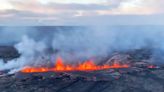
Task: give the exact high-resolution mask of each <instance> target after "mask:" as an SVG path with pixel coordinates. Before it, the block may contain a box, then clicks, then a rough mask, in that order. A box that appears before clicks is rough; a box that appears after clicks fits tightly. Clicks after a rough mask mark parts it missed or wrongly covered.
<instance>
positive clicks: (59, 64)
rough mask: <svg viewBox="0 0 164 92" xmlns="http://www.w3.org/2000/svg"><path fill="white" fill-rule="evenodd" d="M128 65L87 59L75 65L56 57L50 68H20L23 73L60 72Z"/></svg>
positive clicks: (124, 66)
mask: <svg viewBox="0 0 164 92" xmlns="http://www.w3.org/2000/svg"><path fill="white" fill-rule="evenodd" d="M128 67H129V65H127V64H118V63H114V64H113V65H108V64H104V65H96V64H95V63H94V61H92V60H87V61H84V62H83V63H80V64H77V65H69V64H64V63H63V60H62V58H61V57H58V58H57V60H56V64H55V65H54V67H52V68H48V67H25V68H24V69H22V70H21V72H23V73H33V72H50V71H54V72H59V71H60V72H62V71H94V70H103V69H110V68H128Z"/></svg>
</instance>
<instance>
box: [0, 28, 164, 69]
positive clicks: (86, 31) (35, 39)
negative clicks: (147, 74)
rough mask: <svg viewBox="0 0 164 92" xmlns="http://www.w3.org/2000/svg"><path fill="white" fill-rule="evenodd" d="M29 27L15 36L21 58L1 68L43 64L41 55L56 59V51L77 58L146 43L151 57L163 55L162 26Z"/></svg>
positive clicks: (132, 47)
mask: <svg viewBox="0 0 164 92" xmlns="http://www.w3.org/2000/svg"><path fill="white" fill-rule="evenodd" d="M29 28H31V30H29V31H24V32H22V33H21V34H19V36H20V37H21V39H18V38H17V39H18V41H19V42H16V43H15V47H16V49H17V50H18V51H19V53H20V54H21V56H20V58H18V59H15V60H11V61H9V62H8V63H6V64H4V63H0V66H2V67H1V68H0V70H2V69H16V70H17V69H18V70H19V69H21V68H22V67H24V66H26V65H38V64H44V63H45V62H46V61H44V60H43V58H42V57H44V59H45V57H48V59H49V60H51V62H54V60H55V59H52V58H55V57H54V56H58V55H60V56H62V57H63V58H64V59H65V60H66V61H67V60H68V61H77V60H79V59H88V58H94V57H97V56H98V57H99V56H100V57H104V56H107V55H109V54H111V53H112V51H123V50H133V49H140V48H143V47H146V48H151V49H152V50H153V51H154V55H153V56H154V57H153V58H152V59H155V57H157V56H158V58H159V57H163V56H162V55H163V54H162V53H163V52H164V42H163V39H164V31H163V30H164V27H162V26H152V27H150V26H146V27H145V26H113V27H90V28H78V27H75V28H72V27H67V28H65V27H59V28H56V27H50V28H49V29H48V28H47V27H46V28H47V29H45V30H44V31H40V29H37V28H32V27H29ZM16 29H17V28H16ZM16 29H14V30H16ZM43 29H44V27H43V28H42V30H43ZM54 29H55V30H54ZM52 30H54V31H52ZM10 33H12V32H11V31H7V33H6V34H10ZM16 33H18V32H16ZM16 33H15V34H16ZM3 35H5V34H3ZM24 35H25V36H24ZM12 38H13V39H8V40H13V41H15V39H14V37H12ZM9 42H11V41H9ZM47 48H52V49H51V52H54V53H52V54H51V55H49V54H45V50H47ZM56 51H57V52H56ZM162 60H164V59H163V58H160V60H159V61H160V62H163V61H162ZM14 71H15V70H14Z"/></svg>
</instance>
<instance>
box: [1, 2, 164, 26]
mask: <svg viewBox="0 0 164 92" xmlns="http://www.w3.org/2000/svg"><path fill="white" fill-rule="evenodd" d="M163 21H164V0H0V24H1V25H34V24H41V25H42V24H43V25H79V24H80V25H85V24H107V25H108V24H121V25H123V24H128V25H129V24H164V22H163Z"/></svg>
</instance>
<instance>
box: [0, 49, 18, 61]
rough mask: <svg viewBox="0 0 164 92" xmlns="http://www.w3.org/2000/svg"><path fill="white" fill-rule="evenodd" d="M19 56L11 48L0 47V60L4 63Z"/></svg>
mask: <svg viewBox="0 0 164 92" xmlns="http://www.w3.org/2000/svg"><path fill="white" fill-rule="evenodd" d="M19 56H20V54H19V53H18V51H17V50H16V49H15V48H14V47H13V46H0V59H3V60H4V61H5V62H7V61H8V60H11V59H14V58H18V57H19Z"/></svg>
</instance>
